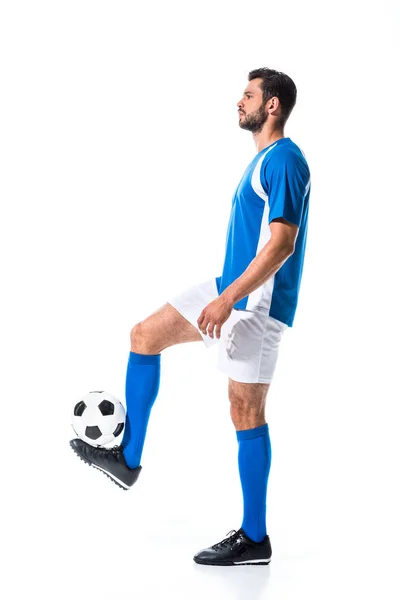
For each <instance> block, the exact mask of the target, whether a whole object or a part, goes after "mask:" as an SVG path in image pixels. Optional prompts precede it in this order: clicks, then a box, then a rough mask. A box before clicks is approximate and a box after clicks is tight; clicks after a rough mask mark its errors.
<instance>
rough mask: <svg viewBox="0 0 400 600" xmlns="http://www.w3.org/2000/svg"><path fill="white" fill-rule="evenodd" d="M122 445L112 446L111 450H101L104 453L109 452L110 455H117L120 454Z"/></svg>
mask: <svg viewBox="0 0 400 600" xmlns="http://www.w3.org/2000/svg"><path fill="white" fill-rule="evenodd" d="M122 449H123V447H122V444H120V445H119V446H118V445H116V446H113V447H112V448H103V450H105V451H106V452H110V453H111V454H114V455H117V454H119V453H120V452H122Z"/></svg>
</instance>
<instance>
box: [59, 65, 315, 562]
mask: <svg viewBox="0 0 400 600" xmlns="http://www.w3.org/2000/svg"><path fill="white" fill-rule="evenodd" d="M296 96H297V89H296V86H295V84H294V82H293V81H292V79H291V78H290V77H288V76H287V75H286V74H285V73H282V72H279V71H275V70H273V69H268V68H261V69H256V70H254V71H251V72H250V73H249V75H248V84H247V86H246V88H245V90H244V92H243V97H242V98H241V99H240V100H239V102H238V103H237V107H238V113H239V114H238V118H239V127H241V128H242V129H246V130H248V131H251V132H252V134H253V139H254V142H255V146H256V152H257V153H256V155H255V156H254V158H253V160H252V161H251V162H250V164H249V165H248V166H247V168H246V170H245V171H244V173H243V176H242V178H241V180H240V181H239V185H238V187H237V189H236V191H235V193H234V196H233V201H232V209H231V214H230V220H229V225H228V231H227V237H226V254H225V260H224V264H223V268H222V273H221V275H220V276H219V277H216V278H213V279H210V280H208V281H205V282H203V283H201V284H199V285H195V286H192V287H190V288H189V289H187V290H186V291H183V292H181V293H180V294H178V295H177V296H175V297H173V298H170V300H169V302H167V303H166V304H164V306H162V307H161V308H160V309H159V310H157V311H156V312H154V313H153V314H151V315H150V316H149V317H147V318H146V319H144V320H143V321H142V322H140V323H137V324H136V325H135V326H134V327H133V329H132V331H131V352H130V355H129V361H128V367H127V375H126V409H127V414H126V425H125V432H124V436H123V440H122V443H121V445H120V446H115V447H114V448H112V449H105V448H95V447H93V446H90V445H89V444H86V443H85V442H83V441H82V440H80V439H74V440H71V442H70V444H71V446H72V448H73V449H74V451H75V452H76V453H77V454H78V455H79V456H80V457H81V458H83V460H85V461H86V462H87V463H89V464H91V465H93V466H94V467H96V468H98V469H100V470H101V471H103V472H104V473H105V474H106V475H108V476H109V477H110V478H111V479H113V480H114V481H115V483H117V484H118V485H119V486H121V487H122V488H124V489H129V488H130V487H131V486H132V485H133V484H134V483H135V482H136V480H137V478H138V476H139V474H140V471H141V469H142V467H141V464H140V462H141V456H142V450H143V445H144V441H145V437H146V429H147V424H148V421H149V417H150V412H151V408H152V406H153V404H154V401H155V399H156V397H157V394H158V390H159V384H160V364H161V352H162V351H163V350H165V349H166V348H169V347H170V346H173V345H175V344H182V343H186V342H197V341H203V342H204V344H205V345H206V346H207V347H209V346H212V345H213V344H215V343H217V344H218V345H219V348H218V368H219V369H220V370H221V371H223V372H224V373H226V374H227V375H228V378H229V379H228V395H229V400H230V415H231V418H232V421H233V424H234V426H235V429H236V436H237V441H238V467H239V476H240V481H241V487H242V492H243V521H242V524H241V527H240V529H238V530H232V531H230V532H229V534H227V535H228V537H226V538H225V539H224V540H222V541H221V542H218V543H216V544H214V545H212V546H210V547H209V548H207V549H205V550H202V551H200V552H198V553H197V554H196V555H195V556H194V560H195V561H196V562H197V563H200V564H206V565H236V564H265V565H266V564H268V563H269V562H270V560H271V555H272V550H271V543H270V539H269V536H268V535H267V528H266V496H267V482H268V475H269V470H270V464H271V442H270V437H269V428H268V423H267V422H266V419H265V402H266V396H267V393H268V389H269V387H270V384H271V381H272V377H273V373H274V370H275V366H276V361H277V357H278V350H279V344H280V341H281V339H282V335H283V333H284V331H285V330H286V328H287V327H292V326H293V320H294V315H295V311H296V306H297V302H298V294H299V288H300V282H301V276H302V270H303V261H304V252H305V247H306V238H307V222H308V205H309V197H310V171H309V168H308V165H307V161H306V159H305V156H304V154H303V152H302V150H301V149H300V148H299V147H298V146H297V145H296V144H295V143H294V142H293V141H292V140H291V139H290V138H289V137H285V136H284V126H285V124H286V121H287V119H288V117H289V115H290V114H291V112H292V109H293V107H294V105H295V103H296Z"/></svg>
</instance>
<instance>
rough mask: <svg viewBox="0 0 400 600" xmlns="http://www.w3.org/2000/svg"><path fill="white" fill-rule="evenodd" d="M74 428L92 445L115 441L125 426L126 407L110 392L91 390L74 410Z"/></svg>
mask: <svg viewBox="0 0 400 600" xmlns="http://www.w3.org/2000/svg"><path fill="white" fill-rule="evenodd" d="M71 423H72V428H73V430H74V431H75V433H76V435H77V436H78V437H79V438H80V439H81V440H83V441H84V442H87V443H88V444H91V445H92V446H106V445H107V444H111V442H113V443H115V440H116V438H117V437H118V436H119V435H120V434H121V433H122V432H123V430H124V427H125V408H124V406H123V405H122V404H121V402H120V401H119V400H118V399H117V398H115V397H114V396H113V395H112V394H109V393H108V392H104V391H101V392H89V393H88V394H86V396H84V397H83V398H82V399H81V400H79V402H77V403H76V404H75V406H74V408H73V411H72V417H71Z"/></svg>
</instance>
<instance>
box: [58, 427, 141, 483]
mask: <svg viewBox="0 0 400 600" xmlns="http://www.w3.org/2000/svg"><path fill="white" fill-rule="evenodd" d="M69 444H70V446H71V448H72V450H73V451H74V452H75V453H76V454H77V455H78V456H79V457H80V458H81V459H82V460H83V461H85V463H87V464H88V465H91V466H92V467H95V468H96V469H99V470H100V471H102V472H103V473H104V474H105V475H107V476H108V477H110V479H112V480H113V481H114V483H116V484H117V485H118V486H119V487H121V488H122V489H124V490H129V489H130V488H131V487H132V485H133V484H134V483H135V481H136V480H137V478H138V477H139V475H140V471H141V470H142V467H141V466H139V467H136V468H135V469H130V468H129V467H128V465H127V464H126V460H125V457H124V455H123V452H122V446H114V447H113V448H102V447H98V448H97V447H95V446H91V445H90V444H87V443H86V442H84V441H83V440H81V439H79V438H76V439H73V440H71V441H70V443H69Z"/></svg>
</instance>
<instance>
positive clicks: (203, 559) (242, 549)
mask: <svg viewBox="0 0 400 600" xmlns="http://www.w3.org/2000/svg"><path fill="white" fill-rule="evenodd" d="M227 535H228V537H226V538H225V539H224V540H222V541H221V542H218V543H217V544H214V545H213V546H210V547H209V548H206V549H205V550H201V551H200V552H198V553H197V554H195V556H194V557H193V560H194V561H195V562H196V563H199V564H200V565H219V566H221V567H223V566H234V565H268V564H269V563H270V562H271V556H272V548H271V542H270V539H269V536H268V535H266V536H265V538H264V539H263V540H262V541H261V542H254V541H253V540H252V539H250V538H249V537H247V535H246V534H245V532H244V531H243V529H242V528H240V529H239V530H238V531H235V529H233V530H232V531H230V532H229V533H228V534H227Z"/></svg>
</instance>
